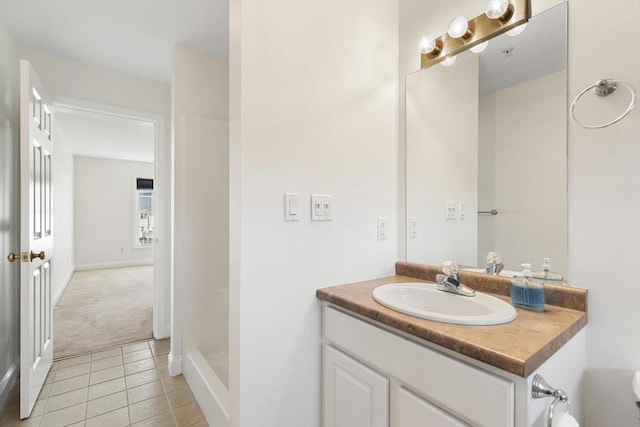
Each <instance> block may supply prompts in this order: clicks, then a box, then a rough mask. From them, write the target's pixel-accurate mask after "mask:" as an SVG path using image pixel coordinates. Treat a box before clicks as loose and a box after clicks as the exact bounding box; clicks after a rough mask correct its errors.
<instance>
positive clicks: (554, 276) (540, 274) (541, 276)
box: [533, 258, 565, 285]
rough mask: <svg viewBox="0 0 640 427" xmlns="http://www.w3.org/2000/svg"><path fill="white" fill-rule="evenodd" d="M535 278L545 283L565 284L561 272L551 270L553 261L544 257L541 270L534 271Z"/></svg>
mask: <svg viewBox="0 0 640 427" xmlns="http://www.w3.org/2000/svg"><path fill="white" fill-rule="evenodd" d="M533 278H534V279H537V280H539V281H541V282H543V283H544V284H545V285H564V284H565V283H563V281H562V280H563V279H564V278H563V277H562V275H561V274H560V273H557V272H555V271H553V270H551V261H550V259H549V258H544V259H543V262H542V266H541V267H540V271H536V272H535V273H533Z"/></svg>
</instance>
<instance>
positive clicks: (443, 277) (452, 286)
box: [436, 260, 476, 297]
mask: <svg viewBox="0 0 640 427" xmlns="http://www.w3.org/2000/svg"><path fill="white" fill-rule="evenodd" d="M458 270H459V268H458V265H457V264H456V263H455V262H453V261H451V260H447V261H444V262H443V263H442V272H443V273H444V274H438V275H436V281H437V282H438V285H437V288H438V290H439V291H444V292H451V293H452V294H457V295H463V296H465V297H474V296H476V291H474V290H473V289H471V288H470V287H468V286H466V285H464V284H463V283H462V282H460V275H459V274H458Z"/></svg>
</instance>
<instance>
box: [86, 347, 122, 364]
mask: <svg viewBox="0 0 640 427" xmlns="http://www.w3.org/2000/svg"><path fill="white" fill-rule="evenodd" d="M121 355H122V351H121V350H120V347H116V348H112V349H110V350H104V351H98V352H96V353H91V361H92V362H95V361H96V360H102V359H108V358H110V357H114V356H121Z"/></svg>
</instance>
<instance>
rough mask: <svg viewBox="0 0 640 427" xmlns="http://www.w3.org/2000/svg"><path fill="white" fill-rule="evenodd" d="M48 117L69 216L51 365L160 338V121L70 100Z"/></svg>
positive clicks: (165, 209) (163, 167)
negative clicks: (60, 144)
mask: <svg viewBox="0 0 640 427" xmlns="http://www.w3.org/2000/svg"><path fill="white" fill-rule="evenodd" d="M54 109H55V111H54V113H55V114H54V117H55V120H56V124H57V127H58V131H59V133H60V135H58V137H59V138H60V139H62V140H63V141H64V142H65V143H67V144H68V145H69V148H70V151H71V154H72V165H71V170H72V171H73V172H72V178H71V179H67V180H66V181H65V182H61V183H59V184H61V185H58V186H57V187H56V190H57V193H56V197H58V198H62V199H63V203H64V199H66V198H69V197H70V198H71V199H72V202H71V205H72V206H73V209H72V215H71V219H70V220H69V219H68V221H69V222H71V225H70V226H67V229H69V228H70V229H71V236H70V237H69V236H67V242H66V245H67V246H70V248H71V249H70V250H68V252H69V254H67V255H68V256H71V258H72V259H71V264H72V269H71V271H70V274H69V275H68V278H67V279H66V280H65V287H64V291H63V292H60V293H59V294H58V295H57V296H56V297H57V298H56V300H55V303H56V304H55V308H54V324H55V325H56V327H55V330H54V358H55V359H59V358H62V357H68V356H72V355H78V354H84V353H88V352H93V351H99V350H104V349H107V348H111V347H114V346H117V345H122V344H125V343H129V342H133V341H139V340H146V339H150V338H152V337H153V338H158V339H160V338H166V337H168V335H169V333H168V332H169V328H168V325H167V323H168V315H167V314H168V303H169V292H170V289H169V282H168V278H169V277H170V275H169V271H168V270H169V268H168V263H167V262H166V260H168V259H169V254H168V242H169V240H170V235H169V230H170V229H169V227H168V224H169V221H168V217H169V208H170V204H169V194H170V192H169V190H168V188H167V187H168V185H169V180H168V177H169V176H170V173H169V168H168V167H167V164H168V163H169V162H168V161H167V160H168V159H169V158H170V157H169V156H168V155H167V147H166V144H165V141H166V138H165V134H164V130H165V123H164V120H165V118H164V116H162V115H158V114H153V113H146V112H140V111H133V110H127V109H122V108H120V107H114V106H109V105H100V104H96V103H88V102H85V101H79V100H75V99H63V100H58V102H57V103H55V104H54ZM63 221H64V220H63ZM62 244H63V246H64V245H65V242H63V243H62ZM61 250H62V251H64V247H63V248H61ZM63 261H64V260H63Z"/></svg>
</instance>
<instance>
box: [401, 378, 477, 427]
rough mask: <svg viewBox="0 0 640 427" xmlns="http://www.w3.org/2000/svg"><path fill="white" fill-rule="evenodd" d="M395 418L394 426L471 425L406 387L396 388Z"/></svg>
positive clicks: (454, 426) (455, 426) (436, 426)
mask: <svg viewBox="0 0 640 427" xmlns="http://www.w3.org/2000/svg"><path fill="white" fill-rule="evenodd" d="M394 419H395V422H394V423H393V427H426V426H429V427H469V426H468V424H465V423H463V422H462V421H460V420H458V419H456V418H455V417H453V416H452V415H449V414H448V413H446V412H444V411H443V410H442V409H440V408H438V407H437V406H435V405H433V404H432V403H431V402H428V401H426V400H425V399H422V398H421V397H419V396H417V395H415V394H413V393H412V392H410V391H409V390H407V389H405V388H404V387H398V388H397V389H396V406H395V416H394Z"/></svg>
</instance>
